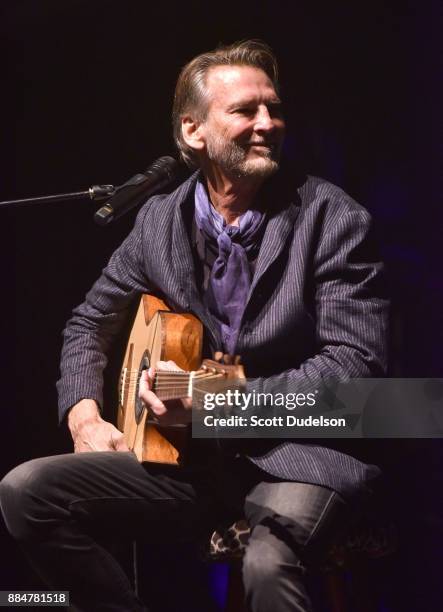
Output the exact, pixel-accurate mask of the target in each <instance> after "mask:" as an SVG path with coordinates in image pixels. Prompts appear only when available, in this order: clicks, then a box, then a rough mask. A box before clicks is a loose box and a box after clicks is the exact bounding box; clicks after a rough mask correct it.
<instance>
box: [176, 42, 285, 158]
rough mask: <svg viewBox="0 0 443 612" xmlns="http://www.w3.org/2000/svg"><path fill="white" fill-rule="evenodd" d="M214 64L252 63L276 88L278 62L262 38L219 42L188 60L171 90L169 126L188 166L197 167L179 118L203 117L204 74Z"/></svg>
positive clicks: (206, 99)
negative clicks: (171, 104) (170, 124)
mask: <svg viewBox="0 0 443 612" xmlns="http://www.w3.org/2000/svg"><path fill="white" fill-rule="evenodd" d="M214 66H251V67H253V68H259V69H260V70H263V72H265V73H266V74H267V75H268V77H269V78H270V79H271V81H272V84H273V85H274V88H275V90H276V91H277V92H278V90H279V87H278V66H277V60H276V58H275V56H274V53H273V51H272V49H271V48H270V47H269V46H268V45H267V44H266V43H264V42H262V41H261V40H243V41H240V42H236V43H233V44H232V45H224V46H219V47H217V48H216V49H214V51H209V52H208V53H202V54H201V55H197V57H195V58H194V59H193V60H191V61H190V62H189V63H188V64H186V66H184V68H183V69H182V71H181V72H180V75H179V77H178V81H177V85H176V88H175V94H174V104H173V108H172V126H173V135H174V141H175V144H176V146H177V148H178V151H179V153H180V156H181V158H182V160H183V161H184V162H185V163H186V165H187V166H189V167H190V168H196V167H198V159H197V156H196V154H195V152H194V150H193V149H192V148H191V147H189V146H188V145H187V144H186V142H185V141H184V139H183V136H182V128H181V122H182V118H183V117H184V116H185V115H187V114H190V115H191V116H192V117H193V119H194V120H196V121H204V120H205V119H206V116H207V113H208V108H209V96H208V90H207V87H206V81H207V75H208V72H209V70H210V69H211V68H213V67H214Z"/></svg>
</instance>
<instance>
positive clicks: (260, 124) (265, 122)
mask: <svg viewBox="0 0 443 612" xmlns="http://www.w3.org/2000/svg"><path fill="white" fill-rule="evenodd" d="M254 127H255V129H256V130H257V131H261V132H270V131H272V130H273V129H274V128H275V123H274V121H273V119H272V117H271V115H270V113H269V110H268V108H267V107H266V106H265V105H263V106H260V107H259V108H258V111H257V115H256V119H255V126H254Z"/></svg>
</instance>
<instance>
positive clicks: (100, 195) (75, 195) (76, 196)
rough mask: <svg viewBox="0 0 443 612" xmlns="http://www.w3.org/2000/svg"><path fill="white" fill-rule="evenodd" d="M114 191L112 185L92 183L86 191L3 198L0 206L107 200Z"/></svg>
mask: <svg viewBox="0 0 443 612" xmlns="http://www.w3.org/2000/svg"><path fill="white" fill-rule="evenodd" d="M115 192H116V189H115V187H114V185H93V186H92V187H89V189H87V190H86V191H72V192H70V193H58V194H56V195H50V196H39V197H36V198H24V199H22V200H5V201H3V202H0V206H16V205H19V204H50V203H51V202H65V201H66V200H81V199H83V198H89V199H91V200H94V201H96V202H100V201H102V200H107V199H108V198H110V197H112V196H113V195H114V194H115Z"/></svg>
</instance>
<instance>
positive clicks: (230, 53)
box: [1, 41, 386, 612]
mask: <svg viewBox="0 0 443 612" xmlns="http://www.w3.org/2000/svg"><path fill="white" fill-rule="evenodd" d="M278 91H279V90H278V83H277V66H276V62H275V59H274V56H273V54H272V52H271V50H270V49H269V48H268V47H267V46H266V45H264V44H263V43H260V42H257V41H246V42H242V43H237V44H234V45H232V46H230V47H224V48H220V49H218V50H216V51H214V52H210V53H206V54H203V55H201V56H198V57H196V58H195V59H194V60H192V61H191V62H190V63H189V64H188V65H187V66H185V68H184V69H183V70H182V73H181V75H180V77H179V80H178V83H177V88H176V94H175V100H174V112H173V121H174V135H175V139H176V143H177V145H178V148H179V151H180V154H181V156H182V158H183V159H184V161H185V162H186V163H187V164H188V165H189V166H193V167H197V168H198V169H199V171H198V172H197V173H195V174H194V175H193V176H191V178H190V179H188V180H187V181H186V182H185V183H183V184H182V185H180V186H179V187H178V189H177V190H176V191H174V192H173V193H172V194H170V195H162V196H156V197H153V198H151V199H150V200H149V201H148V202H147V204H146V205H145V206H144V207H143V208H142V209H141V211H140V213H139V215H138V217H137V221H136V224H135V227H134V229H133V231H132V232H131V234H130V235H129V237H128V238H127V239H126V240H125V242H124V243H123V244H122V246H121V247H120V248H119V249H118V250H117V251H116V252H115V253H114V255H113V256H112V258H111V260H110V262H109V264H108V266H107V268H106V269H105V270H104V271H103V274H102V276H101V278H100V279H99V280H98V281H97V283H96V284H95V285H94V287H93V288H92V290H91V291H90V292H89V294H88V295H87V297H86V301H85V302H84V304H82V305H81V306H79V307H78V308H77V309H76V310H75V311H74V317H73V318H72V319H71V321H70V322H69V323H68V326H67V329H66V331H65V344H64V348H63V355H62V364H61V370H62V375H61V379H60V381H59V383H58V385H59V393H60V413H61V418H62V419H65V418H66V419H67V423H68V425H69V428H70V430H71V433H72V437H73V440H74V448H75V453H74V454H72V455H64V456H61V457H49V458H42V459H37V460H34V461H31V462H28V463H26V464H24V465H22V466H19V467H18V468H16V469H15V470H13V471H12V472H11V473H10V474H9V475H8V476H7V477H6V478H5V479H4V481H3V482H2V486H1V504H2V510H3V513H4V516H5V519H6V523H7V525H8V528H9V530H10V532H11V533H12V535H13V536H14V537H15V538H16V539H17V540H18V541H19V542H20V544H21V546H22V547H23V549H24V550H25V551H26V552H27V554H28V556H29V558H30V559H31V561H32V562H33V563H34V565H35V567H36V568H37V569H38V571H39V572H40V574H41V576H42V577H43V578H44V579H45V580H46V581H47V583H48V584H49V585H50V586H51V588H60V589H61V588H63V589H69V590H70V591H71V597H72V600H73V602H74V603H75V604H76V605H78V606H79V607H80V608H81V609H85V610H111V609H112V610H132V611H135V610H140V609H142V608H141V604H140V602H139V601H138V600H137V598H136V597H135V595H134V594H133V592H132V590H131V588H130V585H129V583H128V580H127V579H126V577H125V575H124V573H123V572H122V570H121V568H120V567H119V566H118V564H117V563H116V561H115V559H113V558H112V557H111V556H110V555H109V553H108V552H107V551H106V549H105V548H104V547H103V546H102V545H101V544H99V542H98V540H97V539H96V538H95V537H94V535H92V534H93V530H92V528H91V525H93V524H96V523H97V522H101V523H106V524H107V525H110V526H111V528H112V527H114V528H115V525H117V524H119V525H120V524H121V521H122V519H123V518H124V519H125V522H126V524H127V523H129V524H130V526H131V529H132V532H134V533H141V532H146V530H147V529H148V528H151V529H152V527H153V526H154V527H153V528H154V531H155V530H158V529H160V528H161V527H162V526H163V527H165V528H169V527H168V526H169V525H170V524H171V523H172V522H174V521H177V520H178V519H179V518H180V519H181V521H182V523H183V524H187V525H189V524H191V523H194V524H195V523H196V519H198V520H200V519H203V518H205V520H206V518H207V517H208V515H209V517H210V516H211V512H213V511H215V508H216V507H218V508H219V507H220V497H226V498H227V500H228V502H227V505H229V506H230V507H229V508H227V509H226V510H227V513H229V512H228V511H230V512H232V511H233V510H237V511H238V512H244V514H245V516H246V518H247V520H248V521H249V524H250V526H251V538H250V541H249V544H248V547H247V551H246V554H245V557H244V562H243V579H244V585H245V592H246V601H247V605H248V607H249V609H250V610H252V611H253V612H264V611H266V612H268V611H269V609H271V607H272V609H274V610H275V611H276V612H288V611H289V610H291V611H294V610H299V611H302V610H303V611H305V610H310V609H311V603H310V599H309V596H308V594H307V591H306V588H305V584H304V573H305V568H306V566H307V565H309V564H310V563H311V562H313V561H314V560H316V559H317V557H318V556H319V555H321V554H322V553H324V552H325V550H326V548H327V545H328V543H329V542H330V540H331V538H332V536H333V535H334V534H335V530H336V529H338V527H339V525H340V524H341V523H342V522H343V520H344V517H345V516H348V513H349V512H350V511H351V510H352V509H353V508H355V507H356V502H357V501H361V500H362V499H364V497H365V495H366V494H367V493H368V491H369V489H370V487H369V484H370V481H371V479H372V478H373V477H374V476H376V475H377V473H378V470H377V468H375V467H374V466H368V465H365V464H364V463H361V462H360V461H358V460H357V459H354V458H353V457H351V456H349V455H347V454H344V453H341V452H338V451H337V450H334V449H332V448H329V447H328V445H327V444H326V445H324V446H322V445H320V444H317V443H315V442H309V441H306V442H305V443H303V444H299V443H296V442H289V441H286V442H282V441H281V440H280V441H277V440H271V441H269V440H267V441H265V442H266V443H265V442H263V443H262V442H261V441H257V442H255V441H254V442H251V441H249V442H248V443H247V444H246V441H244V443H242V442H241V441H240V442H239V443H238V444H237V446H236V448H235V449H234V451H232V448H231V450H230V452H229V453H228V452H226V453H225V454H223V453H222V456H221V457H220V456H216V457H212V456H211V454H210V452H209V451H208V453H209V454H205V453H206V449H205V447H203V450H202V448H201V447H199V446H198V445H197V444H195V449H194V454H193V455H192V456H191V459H190V461H189V463H188V465H187V466H185V467H184V468H182V469H179V468H170V467H169V468H168V467H165V466H162V465H153V464H143V465H141V464H139V463H138V462H137V461H136V459H135V458H134V457H133V456H132V454H131V453H128V452H127V450H128V449H127V447H126V445H125V443H124V441H123V437H122V435H121V433H120V432H119V431H118V430H117V429H116V428H115V427H114V426H113V425H112V424H110V423H108V422H106V421H104V420H103V419H102V417H101V415H100V407H101V406H102V390H101V387H102V370H103V368H104V366H105V364H106V353H107V351H108V349H109V346H110V342H111V340H112V338H113V337H114V336H115V334H116V333H117V331H118V330H119V329H120V326H121V325H122V323H123V322H124V320H125V318H126V313H127V309H128V307H129V306H130V305H131V304H132V303H133V301H134V300H135V299H136V298H137V297H139V296H140V294H141V293H146V292H151V293H154V294H157V295H160V296H162V297H163V298H164V299H166V301H167V302H168V303H169V305H170V306H171V307H173V309H175V310H177V311H188V312H192V313H194V314H195V315H197V316H198V317H199V318H200V319H201V320H202V322H203V324H204V326H205V348H204V353H205V355H206V356H210V355H211V353H212V352H214V351H215V350H221V351H223V352H224V353H230V354H234V353H237V354H240V355H241V357H242V361H243V364H244V366H245V369H246V372H247V375H248V376H249V377H251V379H252V381H251V383H250V384H251V385H252V387H253V388H254V389H256V390H260V391H265V392H268V391H278V390H279V389H282V388H285V389H287V388H293V389H297V388H305V387H306V386H308V387H309V386H311V388H312V385H313V384H315V383H318V382H319V381H321V380H323V379H326V378H330V377H332V378H335V379H341V378H349V377H366V376H374V375H382V374H383V372H384V369H385V340H384V339H385V335H386V302H385V300H384V299H383V297H382V296H381V295H380V294H379V276H380V271H381V266H380V264H379V263H378V262H377V261H376V260H375V259H374V258H373V256H372V254H371V251H370V249H369V248H368V232H369V215H368V213H367V212H366V211H365V210H364V209H363V208H362V207H360V206H359V205H358V204H356V203H355V202H354V201H353V200H352V199H351V198H349V197H348V196H347V195H346V194H345V193H343V192H342V191H341V190H340V189H338V188H337V187H335V186H333V185H331V184H329V183H327V182H325V181H322V180H320V179H314V178H312V177H310V178H306V177H304V178H302V179H298V178H296V177H295V175H294V174H293V173H292V174H289V173H288V172H285V171H284V170H283V169H280V170H279V164H280V150H281V146H282V142H283V137H284V130H285V123H284V119H283V116H282V111H281V101H280V97H279V93H278ZM159 367H165V366H164V364H159ZM152 376H153V371H150V372H149V373H147V374H145V375H144V377H143V379H142V382H141V387H140V397H141V399H142V400H143V401H144V402H145V404H146V405H147V407H148V409H149V410H150V411H151V412H152V413H153V414H155V415H156V416H157V418H158V419H159V420H160V421H162V420H163V421H166V420H167V419H168V416H169V415H168V412H169V411H171V410H175V411H177V410H178V411H179V413H181V414H182V415H183V420H186V416H187V415H186V410H187V408H188V407H189V401H188V400H184V401H183V402H181V403H180V404H179V406H178V407H177V404H174V405H172V404H169V403H168V402H161V401H160V400H159V399H158V398H157V397H156V396H155V394H154V393H153V392H152V390H151V387H152ZM96 451H102V452H96ZM115 451H121V452H115ZM220 490H222V491H223V493H222V494H220Z"/></svg>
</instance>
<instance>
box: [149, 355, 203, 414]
mask: <svg viewBox="0 0 443 612" xmlns="http://www.w3.org/2000/svg"><path fill="white" fill-rule="evenodd" d="M156 371H157V372H158V371H162V372H164V371H166V372H171V371H175V372H176V371H180V372H182V371H183V370H182V369H181V368H179V367H178V365H177V364H176V363H175V362H174V361H159V362H158V363H157V367H156V368H155V369H154V368H149V370H143V372H142V375H141V378H140V386H139V397H140V399H141V400H142V401H143V403H144V404H145V405H146V408H147V409H148V411H149V412H150V413H151V414H152V415H153V416H154V417H155V419H156V420H157V421H158V423H159V424H160V425H176V424H184V423H189V422H190V421H191V407H192V400H191V398H190V397H186V398H184V399H177V400H165V401H164V402H162V401H161V400H160V399H159V398H158V397H157V395H156V394H155V393H154V392H153V391H152V387H153V384H154V379H155V374H156Z"/></svg>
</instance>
